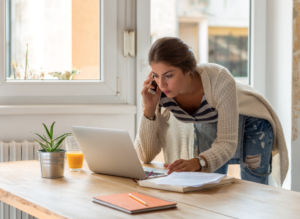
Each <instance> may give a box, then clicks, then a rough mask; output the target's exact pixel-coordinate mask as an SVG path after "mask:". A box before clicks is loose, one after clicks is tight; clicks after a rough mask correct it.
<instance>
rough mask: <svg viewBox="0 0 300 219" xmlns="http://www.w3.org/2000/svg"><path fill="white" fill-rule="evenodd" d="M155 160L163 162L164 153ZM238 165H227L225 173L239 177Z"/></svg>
mask: <svg viewBox="0 0 300 219" xmlns="http://www.w3.org/2000/svg"><path fill="white" fill-rule="evenodd" d="M154 160H155V161H159V162H165V160H164V155H163V152H160V153H159V154H158V155H157V156H156V158H155V159H154ZM240 170H241V169H240V165H239V164H232V165H229V166H228V172H227V175H228V176H233V177H235V178H237V179H240V178H241V174H240Z"/></svg>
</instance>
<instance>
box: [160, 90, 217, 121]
mask: <svg viewBox="0 0 300 219" xmlns="http://www.w3.org/2000/svg"><path fill="white" fill-rule="evenodd" d="M159 107H164V108H166V109H168V110H170V111H171V112H172V113H173V114H174V116H175V117H176V118H177V119H178V120H180V121H181V122H185V123H214V122H217V121H218V112H217V111H216V109H214V108H212V107H211V106H210V105H209V104H208V102H207V100H206V98H205V95H203V98H202V101H201V104H200V107H199V108H198V110H197V111H196V112H195V113H193V114H192V115H190V114H188V113H187V112H186V111H184V110H183V109H182V108H181V107H180V106H179V105H178V104H177V102H176V101H175V100H174V99H173V98H169V97H167V96H166V95H165V94H164V93H163V92H162V94H161V97H160V101H159Z"/></svg>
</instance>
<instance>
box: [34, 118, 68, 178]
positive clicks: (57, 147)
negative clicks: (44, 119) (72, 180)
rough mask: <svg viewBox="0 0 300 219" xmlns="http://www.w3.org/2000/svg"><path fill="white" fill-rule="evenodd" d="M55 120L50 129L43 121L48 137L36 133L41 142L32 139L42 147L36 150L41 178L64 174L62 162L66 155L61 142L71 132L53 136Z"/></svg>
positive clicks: (57, 176) (56, 176)
mask: <svg viewBox="0 0 300 219" xmlns="http://www.w3.org/2000/svg"><path fill="white" fill-rule="evenodd" d="M54 124H55V122H53V123H52V125H51V128H50V131H49V129H48V128H47V126H46V125H45V124H44V123H43V125H44V127H45V130H46V132H47V135H48V137H49V139H47V137H46V136H45V135H43V136H41V135H39V134H37V133H33V134H36V135H37V136H39V137H40V138H41V139H42V141H43V142H41V141H39V140H37V139H34V140H35V141H36V142H38V143H39V144H40V145H41V147H42V149H40V150H38V154H39V160H40V166H41V175H42V177H43V178H50V179H52V178H59V177H63V176H64V163H65V157H66V150H64V149H61V143H62V142H63V140H64V139H65V138H66V137H67V136H69V135H71V134H72V133H66V134H63V135H61V136H59V137H57V138H53V126H54Z"/></svg>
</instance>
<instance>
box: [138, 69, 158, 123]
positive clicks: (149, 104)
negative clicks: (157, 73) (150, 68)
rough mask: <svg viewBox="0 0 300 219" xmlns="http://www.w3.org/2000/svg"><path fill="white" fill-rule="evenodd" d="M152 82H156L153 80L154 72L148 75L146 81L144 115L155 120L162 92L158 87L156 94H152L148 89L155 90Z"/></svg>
mask: <svg viewBox="0 0 300 219" xmlns="http://www.w3.org/2000/svg"><path fill="white" fill-rule="evenodd" d="M151 81H154V78H152V72H150V74H149V75H148V77H147V78H146V80H145V81H144V85H143V89H142V92H141V94H142V97H143V101H144V107H145V108H144V115H145V116H146V117H148V118H153V117H154V115H155V109H156V106H157V104H158V101H159V99H160V95H161V90H160V89H159V87H158V86H157V89H156V94H155V95H153V94H151V93H150V92H149V91H148V89H149V88H153V89H154V86H153V85H151Z"/></svg>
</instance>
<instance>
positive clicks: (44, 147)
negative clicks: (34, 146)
mask: <svg viewBox="0 0 300 219" xmlns="http://www.w3.org/2000/svg"><path fill="white" fill-rule="evenodd" d="M34 140H35V141H36V142H38V143H39V144H40V145H41V147H42V148H43V149H44V150H45V151H48V152H49V150H48V147H47V146H46V145H44V144H43V143H42V142H40V141H39V140H36V139H34Z"/></svg>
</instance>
